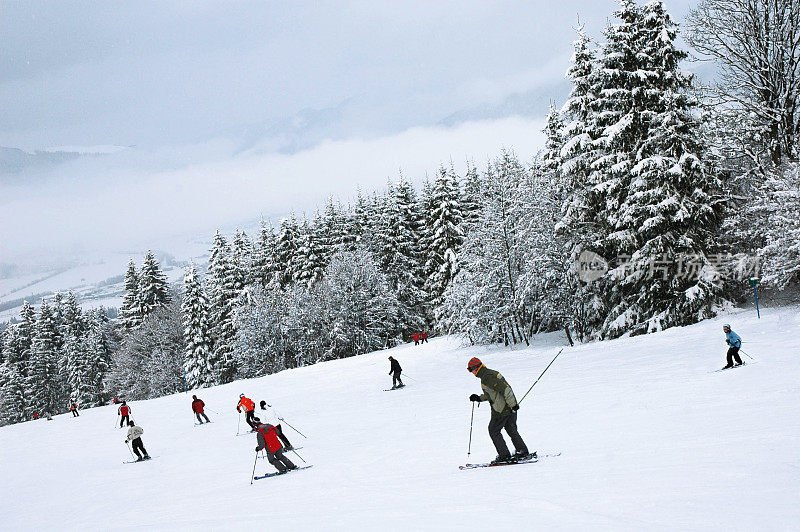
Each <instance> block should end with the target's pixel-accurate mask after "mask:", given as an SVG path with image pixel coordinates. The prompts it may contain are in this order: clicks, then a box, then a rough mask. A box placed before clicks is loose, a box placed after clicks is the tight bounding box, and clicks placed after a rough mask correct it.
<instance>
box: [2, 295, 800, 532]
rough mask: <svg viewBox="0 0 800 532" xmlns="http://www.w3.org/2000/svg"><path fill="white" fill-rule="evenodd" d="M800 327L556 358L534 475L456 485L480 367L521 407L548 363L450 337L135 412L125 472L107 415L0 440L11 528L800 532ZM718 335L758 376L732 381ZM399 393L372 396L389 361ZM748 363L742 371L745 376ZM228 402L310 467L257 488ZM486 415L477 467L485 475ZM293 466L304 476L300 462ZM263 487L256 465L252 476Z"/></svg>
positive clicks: (794, 314) (538, 423)
mask: <svg viewBox="0 0 800 532" xmlns="http://www.w3.org/2000/svg"><path fill="white" fill-rule="evenodd" d="M799 310H800V309H798V308H796V307H794V308H787V309H782V310H779V311H770V310H767V311H766V312H764V313H763V314H762V315H763V318H762V319H761V320H757V319H756V318H755V316H754V315H753V314H752V313H749V312H748V313H743V312H740V313H737V314H733V315H729V316H726V317H724V318H722V319H718V320H711V321H707V322H704V323H701V324H698V325H695V326H691V327H686V328H681V329H672V330H668V331H666V332H663V333H660V334H656V335H648V336H643V337H636V338H628V339H621V340H616V341H611V342H604V343H596V344H589V345H583V346H577V347H574V348H569V347H567V348H565V350H564V352H563V353H562V355H561V356H560V358H559V359H558V361H557V362H556V363H555V364H554V365H553V366H552V368H551V369H550V371H549V372H548V373H547V374H546V375H545V377H544V378H543V379H542V380H541V381H540V382H539V384H538V385H537V386H536V388H534V392H533V393H532V394H531V395H530V396H529V397H528V398H527V399H526V400H525V401H524V402H523V403H522V408H521V410H520V412H519V428H520V432H521V434H522V436H523V437H524V438H525V440H526V442H527V443H528V445H529V447H530V448H531V449H536V450H538V451H539V452H540V453H541V454H544V453H556V452H561V453H562V454H561V456H558V457H553V458H544V459H542V460H541V461H539V462H538V463H535V464H526V465H519V466H511V467H502V468H488V469H476V470H467V471H460V470H459V469H458V466H459V465H460V464H462V463H464V462H465V461H466V460H467V455H466V454H467V438H468V430H469V420H470V403H469V401H468V399H467V397H468V396H469V394H470V393H474V392H479V384H478V381H477V379H475V377H473V376H472V375H471V374H469V373H468V372H467V371H466V363H467V361H468V360H469V358H470V357H471V356H474V355H478V356H480V357H481V358H482V359H483V360H484V362H485V363H486V364H487V366H489V367H490V368H494V369H498V370H500V371H501V372H502V373H503V374H504V375H505V376H506V378H507V379H508V380H509V381H510V383H511V384H512V386H513V387H514V389H515V392H516V393H517V397H518V398H519V397H521V396H522V395H523V394H524V393H525V390H526V389H527V388H528V386H530V384H531V383H532V382H533V380H534V379H535V378H536V377H537V376H538V375H539V373H540V372H541V371H542V369H544V367H545V366H546V365H547V363H548V362H549V361H550V359H551V358H552V357H553V356H554V355H555V353H557V352H558V349H559V348H560V345H559V344H561V343H562V339H561V338H560V337H557V336H554V335H551V336H547V337H544V338H540V339H537V340H536V341H535V342H534V343H533V344H532V345H531V347H530V348H526V349H516V350H513V349H504V348H479V349H477V348H469V347H466V348H465V347H461V346H460V343H459V342H458V341H456V340H454V339H452V338H442V339H435V340H433V341H431V342H430V343H429V344H426V345H423V346H419V347H415V346H413V345H411V346H402V347H399V348H396V349H393V350H391V351H382V352H377V353H372V354H368V355H364V356H360V357H355V358H351V359H347V360H338V361H333V362H328V363H324V364H319V365H316V366H312V367H307V368H301V369H297V370H291V371H285V372H282V373H280V374H276V375H272V376H269V377H265V378H261V379H255V380H250V381H240V382H237V383H233V384H230V385H226V386H220V387H217V388H214V389H207V390H201V391H200V392H199V395H200V397H201V398H203V399H204V400H205V402H206V404H207V406H208V407H209V408H211V409H213V410H216V411H217V412H219V414H215V413H213V412H209V414H210V416H211V418H212V420H213V421H214V423H212V424H210V425H204V426H200V427H195V426H193V421H194V420H193V417H192V413H191V410H190V402H191V394H190V395H188V396H187V395H184V394H178V395H174V396H170V397H164V398H161V399H156V400H151V401H143V402H134V403H133V404H132V409H133V419H135V420H136V422H137V424H139V425H140V426H142V427H143V428H144V430H145V433H144V437H143V440H144V443H145V445H146V447H147V449H148V451H149V452H150V453H151V455H153V456H154V457H155V459H154V460H152V461H149V462H145V463H141V464H123V461H124V460H129V459H130V454H129V453H128V450H127V448H126V446H125V444H124V443H123V440H124V438H125V434H124V433H123V430H121V429H117V428H115V427H114V423H115V420H116V407H113V406H107V407H102V408H96V409H92V410H87V411H84V412H82V414H81V416H80V417H79V418H75V419H73V418H72V417H71V416H69V415H60V416H56V417H55V418H54V419H53V421H49V422H48V421H45V420H40V421H34V422H28V423H23V424H20V425H16V426H11V427H5V428H2V429H0V471H2V476H0V478H1V479H2V480H0V528H2V529H4V530H32V529H48V530H65V529H66V530H98V529H101V530H103V529H129V528H131V529H145V528H151V529H152V528H155V529H179V530H234V529H253V530H255V529H273V528H274V529H276V530H508V531H512V530H513V531H516V530H551V529H570V530H586V529H592V530H596V529H601V530H704V529H714V530H797V529H798V523H800V415H798V412H800V408H798V407H799V406H800V357H798V355H800V350H799V349H798V344H797V341H798V340H797V339H798V337H799V336H798V332H800V317H798V314H800V312H798V311H799ZM723 322H730V323H731V324H732V325H733V329H734V330H735V331H736V332H738V333H739V334H740V335H741V336H742V338H743V339H744V342H745V343H744V349H745V351H747V352H748V353H749V354H750V355H752V356H753V357H755V358H756V359H757V362H756V363H753V364H750V365H748V366H746V367H743V368H739V369H735V370H732V371H727V372H717V373H714V372H712V370H713V369H717V368H719V367H721V366H722V365H723V364H724V353H725V348H726V346H725V343H724V336H723V333H722V330H721V324H722V323H723ZM389 354H392V355H393V356H395V358H397V359H398V360H399V361H400V363H401V364H402V365H403V368H404V370H407V371H408V375H407V376H405V382H406V383H407V385H408V386H407V387H406V388H405V389H402V390H400V391H392V392H384V391H382V390H383V389H385V388H387V387H389V385H390V382H391V378H390V377H389V376H388V375H387V373H388V371H389V363H388V361H387V356H388V355H389ZM746 360H748V361H749V359H746ZM239 393H245V394H248V396H249V397H251V398H253V399H254V400H256V401H259V400H261V399H266V400H267V402H270V403H272V404H274V405H276V406H277V407H278V408H279V410H280V411H281V412H282V414H283V415H284V417H285V418H286V420H287V421H288V422H289V423H291V424H292V425H294V426H295V427H297V428H298V429H300V430H301V431H303V432H304V433H305V434H306V435H307V436H308V440H304V439H303V438H302V437H300V436H299V435H297V434H296V433H294V432H293V431H292V430H291V429H287V430H286V432H287V435H289V437H290V439H291V440H292V441H293V443H295V444H296V445H303V446H304V449H303V450H302V451H300V453H301V454H302V455H303V457H304V458H305V459H306V460H307V461H308V462H309V463H313V464H314V467H313V468H312V469H309V470H306V471H300V472H296V473H292V474H289V475H286V476H282V477H275V478H270V479H265V480H259V481H256V482H255V483H254V484H253V485H252V486H251V485H250V473H251V470H252V466H253V457H254V451H253V449H254V447H255V445H256V441H255V440H256V439H255V437H254V436H252V435H247V436H239V437H237V436H236V431H237V414H236V411H235V406H236V402H237V400H238V396H239ZM488 418H489V407H488V405H486V404H483V405H482V406H481V407H480V408H477V409H476V410H475V430H474V434H473V441H472V456H471V461H485V460H490V459H491V458H493V457H494V455H495V453H494V449H493V447H492V445H491V442H490V441H489V438H488V435H487V433H486V424H487V422H488ZM290 456H291V458H292V459H293V460H295V461H296V462H297V463H300V460H298V459H297V458H296V457H295V456H294V455H290ZM267 470H271V466H269V464H268V463H266V461H261V460H260V461H259V464H258V469H257V472H258V473H263V472H265V471H267Z"/></svg>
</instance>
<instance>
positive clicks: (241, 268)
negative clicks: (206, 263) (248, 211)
mask: <svg viewBox="0 0 800 532" xmlns="http://www.w3.org/2000/svg"><path fill="white" fill-rule="evenodd" d="M252 260H253V243H252V242H251V241H250V238H249V237H248V236H247V233H245V232H244V231H240V230H239V229H237V230H236V231H234V233H233V240H231V265H232V266H233V271H234V279H235V284H236V290H238V291H241V290H243V289H244V287H245V285H248V284H252V282H253V279H252V277H251V270H252V266H251V261H252Z"/></svg>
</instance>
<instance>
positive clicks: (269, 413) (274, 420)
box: [256, 401, 294, 451]
mask: <svg viewBox="0 0 800 532" xmlns="http://www.w3.org/2000/svg"><path fill="white" fill-rule="evenodd" d="M259 406H260V407H261V415H262V416H265V417H264V419H266V420H267V421H268V422H269V423H271V424H272V425H274V426H275V433H276V434H277V435H278V437H279V438H280V439H281V442H283V446H284V447H286V450H287V451H291V450H292V449H294V446H293V445H292V444H291V442H290V441H289V438H287V437H286V435H285V434H284V433H283V428H282V427H281V424H280V421H283V418H281V415H280V414H279V413H278V411H277V410H275V408H273V407H272V405H268V404H267V402H266V401H261V402H260V403H259ZM256 419H258V418H256Z"/></svg>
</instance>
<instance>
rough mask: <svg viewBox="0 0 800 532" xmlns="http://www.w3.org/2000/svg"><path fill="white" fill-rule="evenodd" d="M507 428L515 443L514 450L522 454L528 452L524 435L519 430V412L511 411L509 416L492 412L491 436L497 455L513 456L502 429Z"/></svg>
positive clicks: (512, 441) (502, 456) (503, 456)
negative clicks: (501, 432)
mask: <svg viewBox="0 0 800 532" xmlns="http://www.w3.org/2000/svg"><path fill="white" fill-rule="evenodd" d="M503 429H506V433H507V434H508V436H509V437H510V438H511V443H513V444H514V450H515V451H516V452H518V453H521V454H528V446H527V445H525V442H524V441H522V436H520V435H519V432H517V413H516V412H511V414H509V415H507V416H497V415H494V412H492V419H491V421H489V437H491V438H492V443H494V447H495V449H497V455H498V456H500V457H501V458H507V457H509V456H511V453H510V452H509V451H508V446H507V445H506V441H505V440H504V439H503V435H502V434H500V431H501V430H503Z"/></svg>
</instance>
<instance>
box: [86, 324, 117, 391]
mask: <svg viewBox="0 0 800 532" xmlns="http://www.w3.org/2000/svg"><path fill="white" fill-rule="evenodd" d="M86 322H87V330H86V334H85V342H86V353H87V357H88V358H87V362H88V364H87V375H88V376H87V377H86V381H87V383H89V384H88V386H89V387H90V389H91V398H90V399H88V401H89V402H88V403H83V406H84V407H85V406H87V405H88V406H100V405H102V404H103V403H104V402H105V400H106V391H105V379H106V375H107V374H108V371H109V369H110V367H111V347H110V345H109V341H108V338H107V334H106V330H107V327H108V319H107V318H106V316H105V314H104V313H103V311H102V309H93V310H91V311H90V312H89V316H88V318H87V320H86Z"/></svg>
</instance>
